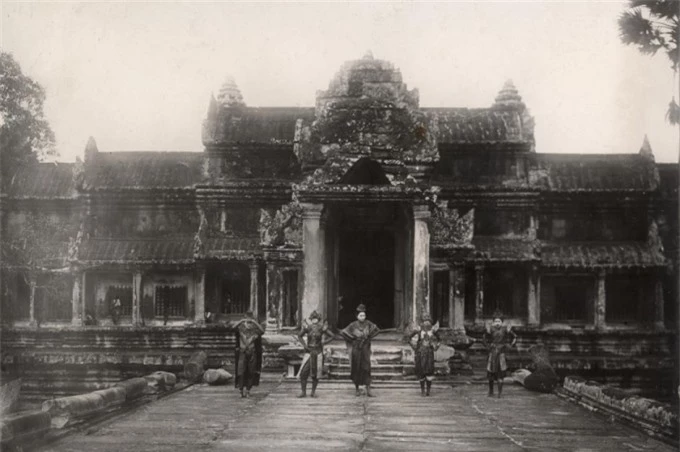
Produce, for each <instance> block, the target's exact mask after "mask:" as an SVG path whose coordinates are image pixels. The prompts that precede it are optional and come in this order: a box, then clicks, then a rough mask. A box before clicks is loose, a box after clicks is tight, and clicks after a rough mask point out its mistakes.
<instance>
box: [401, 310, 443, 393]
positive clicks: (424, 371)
mask: <svg viewBox="0 0 680 452" xmlns="http://www.w3.org/2000/svg"><path fill="white" fill-rule="evenodd" d="M438 329H439V322H437V323H436V324H435V325H434V326H433V325H432V318H431V317H430V316H429V315H428V314H425V315H423V318H422V322H421V324H420V326H419V327H418V328H416V330H415V331H413V332H412V333H411V334H410V337H409V344H410V345H411V347H412V348H413V351H414V357H415V367H416V377H418V380H419V381H420V393H421V395H423V396H429V395H430V388H431V387H432V380H434V352H435V351H437V349H438V348H439V345H440V341H439V336H438V335H437V330H438ZM426 385H427V390H426Z"/></svg>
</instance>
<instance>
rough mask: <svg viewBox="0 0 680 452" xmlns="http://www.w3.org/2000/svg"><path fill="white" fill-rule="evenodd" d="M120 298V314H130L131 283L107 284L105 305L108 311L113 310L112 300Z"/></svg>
mask: <svg viewBox="0 0 680 452" xmlns="http://www.w3.org/2000/svg"><path fill="white" fill-rule="evenodd" d="M116 298H117V299H118V300H120V315H122V316H123V315H124V316H131V315H132V285H129V286H127V285H117V286H109V287H108V288H107V289H106V298H105V302H106V306H108V308H109V313H111V312H112V310H113V300H115V299H116Z"/></svg>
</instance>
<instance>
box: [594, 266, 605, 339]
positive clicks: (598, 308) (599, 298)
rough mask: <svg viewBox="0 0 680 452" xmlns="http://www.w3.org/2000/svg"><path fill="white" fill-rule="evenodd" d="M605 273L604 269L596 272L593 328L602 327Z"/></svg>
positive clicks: (603, 319) (603, 323) (603, 320)
mask: <svg viewBox="0 0 680 452" xmlns="http://www.w3.org/2000/svg"><path fill="white" fill-rule="evenodd" d="M606 279H607V273H606V272H605V271H604V270H599V271H598V272H597V283H596V289H597V290H596V291H595V319H594V320H595V328H604V327H605V324H606V314H607V291H606V287H605V285H606Z"/></svg>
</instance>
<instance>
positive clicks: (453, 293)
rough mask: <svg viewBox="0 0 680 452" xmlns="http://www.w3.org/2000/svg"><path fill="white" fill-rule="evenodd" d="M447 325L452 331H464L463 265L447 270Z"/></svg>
mask: <svg viewBox="0 0 680 452" xmlns="http://www.w3.org/2000/svg"><path fill="white" fill-rule="evenodd" d="M449 302H450V303H451V305H450V307H449V312H450V313H451V315H452V316H453V318H452V319H451V320H450V321H449V325H451V327H452V328H453V330H454V331H463V332H464V331H465V267H463V266H462V265H454V266H453V267H451V269H450V270H449Z"/></svg>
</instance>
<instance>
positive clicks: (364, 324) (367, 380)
mask: <svg viewBox="0 0 680 452" xmlns="http://www.w3.org/2000/svg"><path fill="white" fill-rule="evenodd" d="M378 333H380V329H379V328H378V327H377V326H376V325H375V324H374V323H373V322H370V321H368V320H366V306H364V305H363V304H360V305H359V306H357V320H355V321H354V322H352V323H350V324H349V325H347V327H346V328H345V329H344V330H342V331H340V334H341V335H342V337H343V338H344V339H345V341H346V342H347V351H348V354H349V362H350V368H351V374H350V375H351V377H352V382H353V383H354V386H355V387H356V390H357V392H356V395H357V397H358V396H360V395H361V392H360V391H359V386H361V385H366V395H367V396H368V397H373V394H371V339H373V338H374V337H375V336H376V335H377V334H378Z"/></svg>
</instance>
